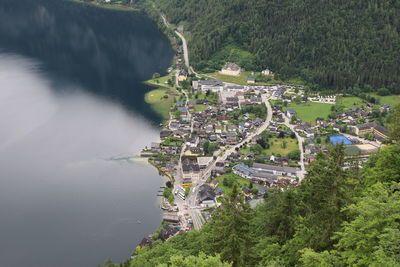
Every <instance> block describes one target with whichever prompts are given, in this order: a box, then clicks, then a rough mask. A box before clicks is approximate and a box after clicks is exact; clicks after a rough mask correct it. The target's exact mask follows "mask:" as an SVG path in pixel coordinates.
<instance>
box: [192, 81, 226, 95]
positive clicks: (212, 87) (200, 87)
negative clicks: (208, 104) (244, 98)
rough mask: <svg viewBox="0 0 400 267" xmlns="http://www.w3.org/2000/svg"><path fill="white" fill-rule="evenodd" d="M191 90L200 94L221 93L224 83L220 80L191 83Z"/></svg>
mask: <svg viewBox="0 0 400 267" xmlns="http://www.w3.org/2000/svg"><path fill="white" fill-rule="evenodd" d="M192 86H193V89H194V90H197V91H202V92H204V93H205V92H207V91H210V92H221V91H222V90H223V89H224V83H223V82H222V81H220V80H201V81H193V83H192Z"/></svg>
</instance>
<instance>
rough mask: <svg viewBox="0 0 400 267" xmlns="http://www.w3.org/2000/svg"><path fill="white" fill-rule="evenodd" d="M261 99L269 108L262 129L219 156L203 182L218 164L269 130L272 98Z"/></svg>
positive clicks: (264, 96)
mask: <svg viewBox="0 0 400 267" xmlns="http://www.w3.org/2000/svg"><path fill="white" fill-rule="evenodd" d="M261 98H262V100H263V102H264V103H265V105H266V107H267V118H266V119H265V121H264V122H263V124H262V125H260V127H258V128H257V130H255V131H254V132H253V133H251V134H250V135H248V136H246V138H245V139H244V140H243V141H242V142H240V143H239V144H237V145H235V146H232V147H230V148H228V149H226V150H225V151H224V152H223V154H222V155H220V156H218V157H217V159H216V160H214V161H213V163H212V164H211V165H210V166H209V168H207V170H206V171H205V173H204V174H203V177H202V181H203V182H205V181H206V180H207V179H208V177H210V175H211V171H212V170H213V169H214V168H215V164H216V162H218V161H224V160H226V158H227V157H228V156H229V155H230V154H232V153H233V152H235V151H236V148H239V147H240V146H242V145H244V143H246V142H247V143H249V142H250V141H251V140H252V139H253V138H254V137H255V136H257V135H259V134H261V133H262V132H263V131H265V130H266V129H267V128H268V126H269V124H270V122H271V120H272V107H271V104H270V103H269V101H268V100H269V98H270V95H269V94H263V95H262V96H261Z"/></svg>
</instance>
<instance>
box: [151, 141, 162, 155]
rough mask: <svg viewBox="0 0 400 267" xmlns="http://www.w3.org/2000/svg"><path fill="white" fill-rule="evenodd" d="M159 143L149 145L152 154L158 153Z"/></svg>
mask: <svg viewBox="0 0 400 267" xmlns="http://www.w3.org/2000/svg"><path fill="white" fill-rule="evenodd" d="M160 150H161V149H160V143H155V142H153V143H151V151H152V152H154V153H159V152H160Z"/></svg>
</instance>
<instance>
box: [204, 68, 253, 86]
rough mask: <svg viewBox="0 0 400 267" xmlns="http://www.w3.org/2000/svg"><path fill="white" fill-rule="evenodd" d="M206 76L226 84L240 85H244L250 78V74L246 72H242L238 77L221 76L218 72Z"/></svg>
mask: <svg viewBox="0 0 400 267" xmlns="http://www.w3.org/2000/svg"><path fill="white" fill-rule="evenodd" d="M207 75H208V76H211V77H213V78H215V79H218V80H221V81H224V82H227V83H235V84H240V85H246V84H247V78H248V77H250V73H249V72H248V71H244V72H242V73H241V74H240V76H229V75H223V74H220V73H219V72H214V73H209V74H207Z"/></svg>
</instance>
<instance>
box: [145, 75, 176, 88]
mask: <svg viewBox="0 0 400 267" xmlns="http://www.w3.org/2000/svg"><path fill="white" fill-rule="evenodd" d="M168 79H172V77H171V75H165V76H162V77H160V78H156V79H150V80H148V81H146V82H145V83H147V84H151V85H155V86H162V87H171V86H170V85H169V84H168Z"/></svg>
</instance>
